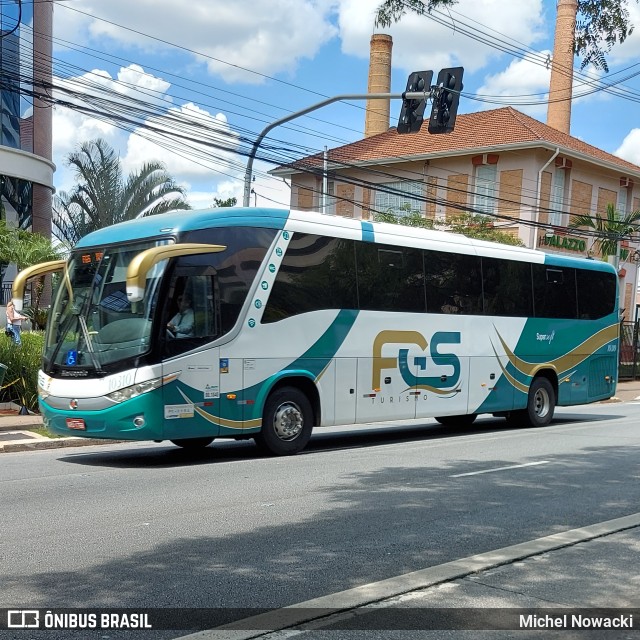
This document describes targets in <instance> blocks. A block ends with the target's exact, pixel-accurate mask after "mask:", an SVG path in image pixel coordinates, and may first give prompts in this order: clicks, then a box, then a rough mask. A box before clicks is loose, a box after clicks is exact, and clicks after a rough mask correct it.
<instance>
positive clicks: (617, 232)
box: [569, 204, 640, 259]
mask: <svg viewBox="0 0 640 640" xmlns="http://www.w3.org/2000/svg"><path fill="white" fill-rule="evenodd" d="M639 220H640V211H632V212H631V213H627V214H625V215H623V216H621V215H620V213H619V212H618V211H616V208H615V207H614V206H613V205H612V204H608V205H607V214H606V217H603V216H600V215H599V214H596V215H595V216H592V215H590V214H587V213H585V214H582V215H574V216H573V217H572V219H571V222H570V223H569V228H570V229H577V228H578V227H587V228H588V229H593V231H595V234H594V235H595V237H596V245H597V246H598V249H599V250H600V253H601V254H602V257H603V258H605V259H606V258H607V257H608V256H617V255H618V248H619V246H620V241H621V240H625V239H628V238H629V237H630V236H631V235H632V234H633V233H637V231H638V221H639Z"/></svg>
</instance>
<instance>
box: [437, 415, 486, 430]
mask: <svg viewBox="0 0 640 640" xmlns="http://www.w3.org/2000/svg"><path fill="white" fill-rule="evenodd" d="M477 417H478V414H477V413H466V414H464V415H461V416H440V417H436V418H435V419H436V421H437V422H439V423H440V424H442V425H444V426H445V427H455V426H458V427H468V426H470V425H472V424H473V423H474V422H475V419H476V418H477Z"/></svg>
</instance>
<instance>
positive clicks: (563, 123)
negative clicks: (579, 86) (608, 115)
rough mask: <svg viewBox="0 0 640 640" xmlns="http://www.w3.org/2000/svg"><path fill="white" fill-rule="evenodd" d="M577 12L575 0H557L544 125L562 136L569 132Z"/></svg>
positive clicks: (576, 1)
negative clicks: (545, 123)
mask: <svg viewBox="0 0 640 640" xmlns="http://www.w3.org/2000/svg"><path fill="white" fill-rule="evenodd" d="M577 12H578V0H558V5H557V10H556V33H555V39H554V43H553V61H552V63H551V82H550V85H549V106H548V107H547V124H548V125H549V126H550V127H553V128H554V129H557V130H558V131H562V132H563V133H571V131H570V130H571V88H572V84H573V41H574V37H575V30H576V15H577Z"/></svg>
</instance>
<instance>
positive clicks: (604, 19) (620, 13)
mask: <svg viewBox="0 0 640 640" xmlns="http://www.w3.org/2000/svg"><path fill="white" fill-rule="evenodd" d="M457 1H458V0H426V1H423V0H384V2H382V3H381V4H380V5H379V6H378V8H377V10H376V19H375V24H376V26H380V27H388V26H390V25H391V24H393V23H394V22H398V21H399V20H400V19H401V18H402V16H403V15H405V14H406V13H407V12H408V11H412V12H413V13H417V14H418V15H426V14H428V13H431V11H432V10H434V9H439V8H444V7H449V6H453V5H454V4H456V3H457ZM636 2H638V0H636ZM628 4H629V0H578V14H577V19H576V30H575V35H574V53H575V54H576V55H577V56H578V57H579V58H581V60H582V62H581V69H584V68H585V67H586V66H587V65H590V64H591V65H593V66H594V67H596V68H597V69H602V70H603V71H606V72H608V71H609V67H608V65H607V61H606V57H605V54H607V53H609V52H610V51H611V48H612V47H613V46H614V45H615V44H616V43H622V42H624V41H625V40H626V39H627V36H629V35H631V33H632V32H633V25H632V24H631V23H630V22H629V11H628V9H627V6H628Z"/></svg>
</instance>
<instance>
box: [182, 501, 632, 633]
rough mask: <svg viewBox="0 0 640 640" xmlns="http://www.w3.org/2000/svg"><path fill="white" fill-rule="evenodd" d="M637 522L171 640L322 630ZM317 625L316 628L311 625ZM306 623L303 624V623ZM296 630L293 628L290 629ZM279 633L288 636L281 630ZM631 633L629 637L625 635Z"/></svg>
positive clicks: (536, 543) (571, 533) (527, 545)
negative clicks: (394, 600) (374, 608)
mask: <svg viewBox="0 0 640 640" xmlns="http://www.w3.org/2000/svg"><path fill="white" fill-rule="evenodd" d="M638 526H640V513H632V514H630V515H628V516H623V517H621V518H615V519H613V520H607V521H604V522H599V523H596V524H593V525H588V526H586V527H580V528H578V529H569V530H567V531H562V532H560V533H554V534H551V535H549V536H544V537H542V538H536V539H534V540H528V541H526V542H522V543H519V544H515V545H511V546H508V547H503V548H501V549H495V550H493V551H488V552H485V553H479V554H476V555H473V556H467V557H466V558H459V559H458V560H453V561H451V562H446V563H444V564H440V565H436V566H433V567H427V568H425V569H419V570H418V571H412V572H409V573H405V574H400V575H398V576H394V577H391V578H386V579H383V580H380V581H378V582H373V583H370V584H365V585H361V586H358V587H353V588H351V589H347V590H345V591H339V592H335V593H330V594H327V595H324V596H320V597H318V598H314V599H312V600H307V601H306V602H299V603H296V604H293V605H289V606H286V607H282V608H280V609H273V610H272V611H267V612H266V613H260V614H256V615H254V616H251V617H247V618H243V619H241V620H236V621H235V622H230V623H227V624H224V625H220V626H218V627H215V628H213V629H204V630H202V631H197V632H195V633H190V634H188V635H183V636H178V637H177V638H175V639H174V640H223V639H224V640H252V639H254V638H260V637H263V636H268V637H272V636H273V637H276V634H277V632H285V633H286V630H290V629H295V630H296V631H299V630H300V627H302V632H304V631H309V630H311V629H314V628H316V629H320V630H322V629H325V628H326V627H327V626H330V625H331V622H332V620H335V618H336V617H338V616H341V615H345V614H349V613H352V612H354V611H355V610H357V609H360V608H362V607H367V606H368V605H372V604H374V603H381V602H383V601H385V600H389V599H391V598H394V597H397V596H400V595H404V594H406V593H410V592H414V591H419V590H422V589H428V588H430V587H433V586H435V585H439V584H443V583H446V582H452V581H453V580H459V579H461V578H465V577H467V576H469V575H473V574H477V573H479V572H481V571H487V570H489V569H493V568H496V567H501V566H504V565H509V564H513V563H514V562H517V561H519V560H525V559H527V558H532V557H535V556H540V555H543V554H546V553H549V552H551V551H556V550H559V549H564V548H566V547H572V546H574V545H577V544H580V543H583V542H589V541H591V540H595V539H597V538H602V537H605V536H609V535H611V534H614V533H619V532H622V531H626V530H628V529H634V528H636V527H638ZM314 623H315V625H316V626H315V627H314V626H313V625H314ZM303 625H304V626H303ZM294 633H295V631H294ZM277 637H287V636H285V635H284V634H282V635H281V636H280V635H278V636H277ZM629 637H630V636H629Z"/></svg>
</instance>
